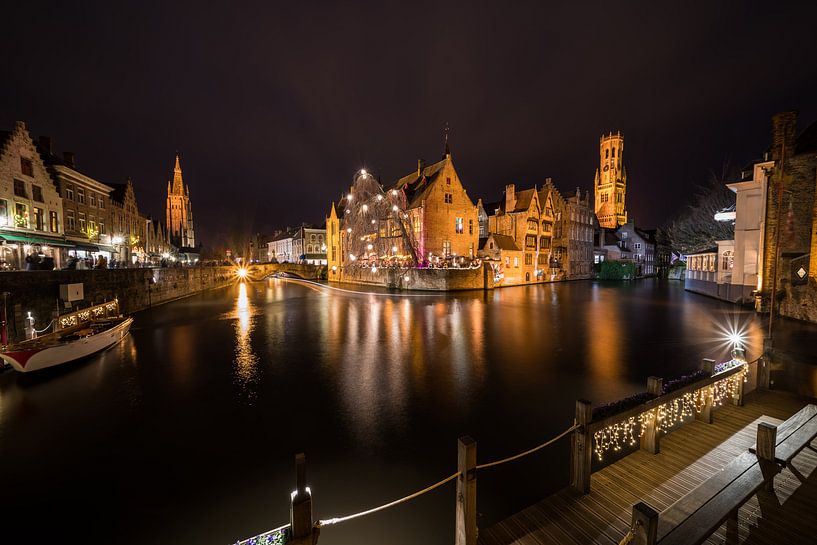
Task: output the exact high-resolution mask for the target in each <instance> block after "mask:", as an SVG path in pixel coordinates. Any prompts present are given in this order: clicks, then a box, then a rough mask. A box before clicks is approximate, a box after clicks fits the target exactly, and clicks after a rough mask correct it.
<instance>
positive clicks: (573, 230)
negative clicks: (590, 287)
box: [564, 188, 595, 279]
mask: <svg viewBox="0 0 817 545" xmlns="http://www.w3.org/2000/svg"><path fill="white" fill-rule="evenodd" d="M565 205H566V210H565V213H564V219H565V221H567V222H568V224H567V227H566V229H565V230H564V231H565V232H566V234H567V259H566V261H565V263H564V266H565V271H566V274H567V277H568V278H569V279H576V278H590V277H591V276H592V274H593V232H594V229H595V222H594V220H595V214H593V211H592V210H591V208H590V194H589V193H588V192H585V194H584V197H582V194H581V191H580V190H579V188H576V194H575V195H573V196H571V197H568V198H567V199H565Z"/></svg>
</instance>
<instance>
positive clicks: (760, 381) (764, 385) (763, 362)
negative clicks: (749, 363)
mask: <svg viewBox="0 0 817 545" xmlns="http://www.w3.org/2000/svg"><path fill="white" fill-rule="evenodd" d="M771 365H772V360H771V358H769V357H767V356H763V357H762V358H760V360H759V361H758V362H757V389H758V390H768V389H769V382H770V380H771V374H772V373H771Z"/></svg>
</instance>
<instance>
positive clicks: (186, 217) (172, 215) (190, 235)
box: [167, 153, 196, 248]
mask: <svg viewBox="0 0 817 545" xmlns="http://www.w3.org/2000/svg"><path fill="white" fill-rule="evenodd" d="M167 240H168V242H170V243H171V244H172V245H174V246H176V247H177V248H194V247H195V246H196V236H195V234H194V232H193V209H192V207H191V205H190V188H189V187H188V186H186V185H185V184H184V182H183V181H182V167H181V166H180V165H179V154H178V153H177V154H176V167H175V168H174V169H173V181H172V182H167Z"/></svg>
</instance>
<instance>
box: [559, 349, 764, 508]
mask: <svg viewBox="0 0 817 545" xmlns="http://www.w3.org/2000/svg"><path fill="white" fill-rule="evenodd" d="M759 361H761V360H760V359H758V360H754V361H751V362H745V361H743V360H733V361H732V362H729V363H727V364H726V366H727V368H726V369H724V370H722V371H720V372H717V373H716V372H715V361H714V360H710V359H705V360H703V363H702V370H703V371H705V372H706V375H705V376H704V377H703V378H701V379H699V380H695V381H694V382H691V383H689V384H686V385H683V386H681V387H679V388H677V389H674V390H672V391H669V392H667V393H664V391H663V390H664V388H663V386H664V384H663V382H664V381H663V379H662V378H659V377H649V378H648V379H647V392H646V395H648V396H654V397H652V398H651V399H648V400H647V401H645V402H643V403H638V404H637V405H635V406H633V407H630V408H625V409H623V410H621V411H619V412H616V413H615V414H613V415H610V416H604V417H600V418H596V419H594V418H593V411H592V404H591V403H590V402H589V401H586V400H578V401H576V424H578V425H579V426H580V427H579V428H578V429H577V430H576V431H574V432H573V443H572V450H571V471H570V484H571V486H572V487H574V488H575V489H576V490H578V491H580V492H582V493H583V494H587V493H589V492H590V475H591V473H592V472H593V470H594V469H595V470H598V469H601V468H602V467H604V466H605V465H606V463H605V460H604V455H605V454H607V453H608V452H610V451H612V455H613V456H612V458H613V459H615V458H617V457H619V456H620V455H621V454H623V453H626V452H628V451H632V450H636V449H637V448H641V449H644V450H646V451H648V452H651V453H653V454H657V453H658V452H659V451H660V448H661V446H660V443H661V436H662V435H663V434H665V433H668V432H669V431H671V430H672V429H674V428H676V427H678V426H681V425H683V424H684V423H686V422H689V421H691V420H692V419H696V420H701V421H704V422H706V423H710V424H711V423H712V411H713V409H714V408H716V407H718V406H720V405H722V404H724V403H726V402H727V401H728V402H731V403H733V404H735V405H743V396H744V394H745V393H747V392H749V391H752V390H754V389H755V384H756V377H757V366H758V362H759ZM719 367H720V366H719ZM707 375H708V376H707ZM749 377H753V378H755V380H753V381H752V382H751V383H750V384H747V381H748V379H749ZM594 455H595V463H594Z"/></svg>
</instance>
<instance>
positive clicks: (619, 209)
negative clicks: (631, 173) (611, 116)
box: [593, 132, 627, 229]
mask: <svg viewBox="0 0 817 545" xmlns="http://www.w3.org/2000/svg"><path fill="white" fill-rule="evenodd" d="M623 155H624V137H623V136H621V133H620V132H618V133H616V134H613V133H610V134H608V135H606V136H602V137H601V138H600V139H599V168H598V169H596V181H595V183H594V184H593V187H594V188H595V210H596V217H597V218H598V219H599V226H601V227H606V228H609V229H615V228H616V227H618V226H619V225H623V224H625V223H627V210H626V209H625V207H624V199H625V197H626V195H627V169H625V168H624V157H623Z"/></svg>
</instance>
